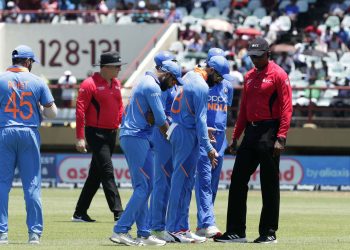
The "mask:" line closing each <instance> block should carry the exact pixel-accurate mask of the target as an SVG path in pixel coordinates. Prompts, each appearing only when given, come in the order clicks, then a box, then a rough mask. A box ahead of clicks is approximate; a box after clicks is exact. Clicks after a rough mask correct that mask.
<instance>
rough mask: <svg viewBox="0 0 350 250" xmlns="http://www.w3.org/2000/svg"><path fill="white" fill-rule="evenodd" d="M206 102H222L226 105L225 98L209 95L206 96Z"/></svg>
mask: <svg viewBox="0 0 350 250" xmlns="http://www.w3.org/2000/svg"><path fill="white" fill-rule="evenodd" d="M208 102H224V103H227V96H219V95H210V96H208Z"/></svg>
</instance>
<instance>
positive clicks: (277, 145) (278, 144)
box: [273, 137, 286, 157]
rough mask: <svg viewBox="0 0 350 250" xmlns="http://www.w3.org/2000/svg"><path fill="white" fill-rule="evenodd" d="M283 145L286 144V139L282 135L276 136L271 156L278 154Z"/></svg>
mask: <svg viewBox="0 0 350 250" xmlns="http://www.w3.org/2000/svg"><path fill="white" fill-rule="evenodd" d="M285 146H286V139H285V138H282V137H279V138H277V140H276V142H275V145H274V149H273V157H278V156H280V154H281V153H282V151H283V150H284V148H285Z"/></svg>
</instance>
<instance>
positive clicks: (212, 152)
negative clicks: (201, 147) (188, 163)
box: [208, 148, 219, 169]
mask: <svg viewBox="0 0 350 250" xmlns="http://www.w3.org/2000/svg"><path fill="white" fill-rule="evenodd" d="M208 157H209V160H210V163H211V166H212V168H213V169H214V168H216V166H217V165H218V159H217V158H218V157H219V154H218V152H216V150H215V148H213V149H212V150H210V151H209V152H208Z"/></svg>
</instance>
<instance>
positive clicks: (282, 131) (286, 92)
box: [273, 72, 293, 156]
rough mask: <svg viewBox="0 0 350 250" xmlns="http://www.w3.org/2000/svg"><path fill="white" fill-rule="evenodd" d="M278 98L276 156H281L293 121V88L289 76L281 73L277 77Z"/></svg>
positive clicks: (274, 153)
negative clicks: (278, 119) (278, 123)
mask: <svg viewBox="0 0 350 250" xmlns="http://www.w3.org/2000/svg"><path fill="white" fill-rule="evenodd" d="M276 78H277V79H276V83H275V84H276V88H277V98H278V100H279V103H280V105H281V107H280V126H279V130H278V133H277V140H276V142H275V145H274V152H273V155H274V156H279V155H280V153H281V152H282V151H283V150H284V148H285V145H286V138H287V132H288V129H289V127H290V121H291V119H292V112H293V105H292V88H291V86H290V83H289V79H288V75H287V74H286V73H285V72H281V73H280V74H279V75H278V76H277V77H276Z"/></svg>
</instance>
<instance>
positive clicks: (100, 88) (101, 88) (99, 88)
mask: <svg viewBox="0 0 350 250" xmlns="http://www.w3.org/2000/svg"><path fill="white" fill-rule="evenodd" d="M104 89H105V87H103V86H101V87H97V90H104Z"/></svg>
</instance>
